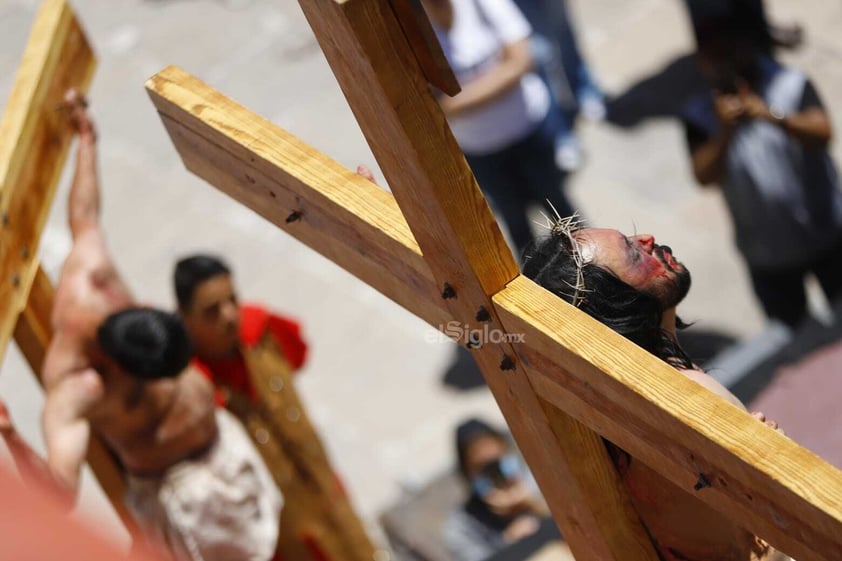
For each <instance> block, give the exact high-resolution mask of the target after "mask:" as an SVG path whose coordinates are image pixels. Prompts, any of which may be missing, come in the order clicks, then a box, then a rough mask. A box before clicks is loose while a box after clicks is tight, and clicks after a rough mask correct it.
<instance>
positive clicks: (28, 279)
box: [0, 0, 96, 361]
mask: <svg viewBox="0 0 842 561" xmlns="http://www.w3.org/2000/svg"><path fill="white" fill-rule="evenodd" d="M95 68H96V60H95V58H94V55H93V52H92V51H91V48H90V46H89V45H88V42H87V40H86V38H85V34H84V33H83V31H82V29H81V27H80V26H79V23H78V21H77V20H76V18H75V16H74V15H73V12H72V10H71V9H70V8H69V6H68V5H67V4H66V3H65V2H64V0H48V1H47V2H45V3H44V4H43V5H42V7H41V9H40V11H39V12H38V15H37V18H36V20H35V24H34V25H33V28H32V33H31V34H30V37H29V42H28V44H27V46H26V49H25V51H24V56H23V61H22V62H21V66H20V68H19V70H18V74H17V77H16V78H15V83H14V86H13V87H12V93H11V95H10V97H9V102H8V104H7V105H6V110H5V113H4V115H3V121H2V123H0V237H2V239H3V243H2V244H0V361H2V358H3V353H4V352H5V350H6V346H7V344H8V342H9V338H10V337H11V335H12V331H13V329H14V327H15V323H16V321H17V317H18V314H20V313H21V312H22V311H23V309H24V306H25V305H26V301H27V298H28V295H29V288H30V286H31V285H32V282H33V279H34V278H35V274H36V271H37V265H38V263H37V259H36V258H35V256H36V254H37V250H38V242H39V240H40V237H41V230H42V229H43V227H44V223H45V221H46V219H47V215H48V213H49V209H50V202H51V201H52V197H53V194H54V193H55V188H56V183H57V182H58V177H59V174H60V173H61V170H62V168H63V166H64V159H65V156H66V153H67V148H68V147H69V146H70V142H71V140H72V139H73V136H74V131H73V130H72V128H71V127H70V125H69V124H68V123H67V121H66V115H65V114H64V113H63V112H62V111H61V110H60V106H61V102H62V100H63V97H64V93H65V91H66V90H67V89H68V88H71V87H73V88H76V89H78V90H80V91H83V92H84V91H86V90H87V87H88V84H89V82H90V79H91V77H92V76H93V72H94V69H95Z"/></svg>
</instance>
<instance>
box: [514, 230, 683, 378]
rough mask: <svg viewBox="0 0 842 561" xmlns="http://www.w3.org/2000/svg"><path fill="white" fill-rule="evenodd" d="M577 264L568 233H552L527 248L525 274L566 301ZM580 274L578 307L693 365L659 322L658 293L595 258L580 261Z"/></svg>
mask: <svg viewBox="0 0 842 561" xmlns="http://www.w3.org/2000/svg"><path fill="white" fill-rule="evenodd" d="M577 267H578V265H577V264H576V262H575V260H574V257H573V248H572V243H571V241H570V239H569V238H568V237H567V236H566V235H564V234H556V233H553V234H551V235H550V236H549V237H547V238H546V239H544V240H541V241H539V242H537V243H533V244H532V245H531V246H530V247H529V248H527V250H526V252H525V253H524V258H523V274H524V275H525V276H527V277H529V278H530V279H532V280H533V281H535V282H536V283H538V284H540V285H541V286H543V287H544V288H546V289H547V290H549V291H550V292H552V293H553V294H555V295H556V296H558V297H559V298H561V299H563V300H564V301H565V302H567V303H573V300H574V294H573V292H574V291H573V289H572V288H571V287H572V286H576V283H577ZM582 276H583V278H584V286H585V289H586V291H587V292H583V294H580V296H584V298H583V299H581V300H580V303H579V306H578V308H579V309H580V310H582V311H583V312H585V313H586V314H588V315H589V316H591V317H593V318H594V319H596V320H597V321H599V322H600V323H602V324H604V325H606V326H608V327H610V328H611V329H613V330H614V331H616V332H617V333H619V334H620V335H622V336H624V337H625V338H626V339H628V340H630V341H632V342H633V343H636V344H637V345H638V346H640V347H642V348H644V349H646V350H647V351H649V352H650V353H652V354H654V355H655V356H657V357H658V358H660V359H662V360H664V361H665V362H667V363H668V364H670V365H671V366H675V367H681V368H692V367H693V361H692V360H690V357H689V356H687V353H685V352H684V350H683V349H682V348H681V347H679V345H678V343H677V342H675V341H674V340H673V338H672V337H670V336H669V334H667V333H666V332H665V331H664V330H663V328H661V318H662V317H663V313H664V309H663V306H662V305H661V302H660V301H659V300H658V298H657V297H656V296H654V295H652V294H649V293H646V292H643V291H640V290H637V289H636V288H634V287H632V286H631V285H629V284H627V283H625V282H623V281H621V280H620V279H618V278H617V277H616V276H614V275H613V274H612V273H611V272H609V271H607V270H605V269H603V268H602V267H599V266H597V265H594V264H593V263H585V264H584V265H583V266H582ZM676 326H677V327H678V328H679V329H683V328H684V327H686V324H684V323H683V322H682V321H681V320H680V319H676Z"/></svg>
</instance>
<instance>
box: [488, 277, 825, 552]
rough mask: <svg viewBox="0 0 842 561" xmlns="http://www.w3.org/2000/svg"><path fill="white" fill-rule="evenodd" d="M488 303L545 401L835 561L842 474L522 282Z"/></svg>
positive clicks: (765, 533)
mask: <svg viewBox="0 0 842 561" xmlns="http://www.w3.org/2000/svg"><path fill="white" fill-rule="evenodd" d="M494 303H495V306H496V308H497V311H498V313H499V314H500V317H501V319H502V321H503V324H504V325H505V326H506V328H507V329H509V330H511V331H515V332H522V333H524V334H525V343H524V344H522V345H518V347H519V348H518V353H519V355H520V357H521V358H522V360H523V361H524V363H525V364H526V367H527V369H528V371H529V377H530V380H531V381H532V383H533V384H534V385H535V388H536V390H537V392H538V393H539V395H541V397H542V399H544V400H546V401H547V402H549V403H551V404H552V405H554V406H555V407H556V408H559V409H562V410H564V411H566V412H568V413H570V414H572V415H573V416H574V417H575V418H577V419H578V420H579V421H581V422H582V423H584V424H586V425H587V426H588V427H590V428H591V429H593V430H595V431H597V432H599V433H600V434H602V435H604V436H605V437H606V438H608V439H609V440H611V441H612V442H615V443H616V444H618V445H619V446H621V447H622V448H624V449H625V450H627V451H628V452H629V453H630V454H631V455H632V456H634V457H635V458H638V459H640V460H641V461H643V462H644V463H646V464H647V465H649V466H650V467H652V468H653V469H655V470H656V471H657V472H659V473H660V474H661V475H662V476H664V477H665V478H666V479H668V480H670V481H672V482H674V483H675V484H677V485H678V486H679V487H680V488H682V489H684V490H686V491H688V492H690V493H692V494H694V495H695V496H697V497H698V498H699V500H701V501H703V502H704V503H706V504H708V505H710V506H711V507H713V508H714V509H716V510H718V511H719V512H721V513H722V514H723V515H724V516H727V517H728V518H730V519H732V520H734V521H735V522H737V523H738V524H739V525H741V526H743V527H744V528H746V529H748V530H750V531H752V532H754V533H755V534H757V535H759V536H761V537H763V538H765V539H767V540H768V541H770V542H771V543H772V545H774V546H776V547H777V548H779V549H781V550H783V551H785V552H786V553H788V554H789V555H791V556H793V557H794V558H796V559H799V561H803V560H810V559H824V560H827V561H830V560H834V559H842V472H840V471H839V470H837V469H836V468H834V467H833V466H831V465H829V464H828V463H826V462H825V461H823V460H822V459H821V458H819V457H817V456H816V455H815V454H813V453H812V452H810V451H808V450H806V449H804V448H802V447H800V446H798V445H797V444H796V443H795V442H793V441H791V440H790V439H788V438H786V437H784V436H782V435H780V434H779V433H777V432H775V431H773V430H771V429H769V428H768V427H766V426H765V425H764V424H763V423H759V422H758V421H757V420H755V419H754V418H752V417H751V416H750V415H748V414H746V413H745V412H744V411H741V410H740V409H738V408H736V407H734V406H733V405H731V404H729V403H727V402H726V401H725V400H723V399H721V398H719V397H718V396H715V395H713V394H711V393H710V392H708V391H707V390H705V389H704V388H702V387H701V386H699V385H698V384H696V383H695V382H692V381H691V380H689V379H688V378H686V377H684V376H682V375H680V374H679V373H678V372H677V371H676V370H675V369H673V368H671V367H669V366H667V365H666V364H665V363H663V362H662V361H660V360H658V359H657V358H655V357H654V356H652V355H650V354H649V353H647V352H645V351H643V350H641V349H640V348H638V347H637V346H635V345H633V344H631V343H629V342H628V341H626V340H625V339H624V338H622V337H621V336H619V335H617V334H616V333H614V332H613V331H611V330H610V329H608V328H607V327H605V326H603V325H601V324H600V323H598V322H596V321H595V320H593V319H591V318H590V317H588V316H586V315H585V314H582V313H581V312H579V311H578V310H576V309H575V308H573V307H572V306H570V305H568V304H566V303H564V302H562V301H561V300H560V299H558V298H557V297H556V296H554V295H552V294H551V293H549V292H547V291H546V290H544V289H542V288H541V287H539V286H537V285H536V284H534V283H533V282H532V281H530V280H528V279H526V278H524V277H520V278H518V279H516V280H515V281H514V282H512V283H511V284H510V285H509V286H508V287H507V288H506V290H504V291H502V292H501V293H499V294H497V295H496V296H495V297H494ZM700 475H704V477H705V479H706V480H707V481H708V482H709V483H710V487H708V488H703V489H700V490H699V491H695V490H694V489H693V487H694V485H695V484H696V483H697V482H698V481H699V476H700Z"/></svg>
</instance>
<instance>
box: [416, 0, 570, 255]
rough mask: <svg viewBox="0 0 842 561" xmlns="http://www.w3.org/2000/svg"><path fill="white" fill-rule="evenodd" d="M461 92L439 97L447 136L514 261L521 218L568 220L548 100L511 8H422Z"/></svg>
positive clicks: (525, 28)
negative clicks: (536, 209)
mask: <svg viewBox="0 0 842 561" xmlns="http://www.w3.org/2000/svg"><path fill="white" fill-rule="evenodd" d="M423 4H424V8H425V10H426V11H427V14H428V15H429V17H430V20H431V21H432V23H433V27H434V29H435V31H436V35H437V36H438V39H439V42H440V43H441V45H442V48H443V50H444V53H445V55H446V56H447V60H448V61H449V62H450V65H451V66H452V67H453V70H454V72H455V74H456V77H457V78H458V80H459V83H460V84H461V85H462V91H461V92H460V93H459V94H458V95H456V96H454V97H452V98H448V97H442V98H441V99H440V102H441V107H442V109H443V110H444V112H445V114H446V115H447V119H448V122H449V123H450V127H451V129H452V131H453V135H454V136H455V137H456V140H457V141H458V142H459V145H460V147H461V148H462V150H463V152H464V153H465V156H466V158H467V160H468V163H469V164H470V166H471V169H472V170H473V172H474V175H475V176H476V178H477V181H478V182H479V185H480V187H482V189H483V191H484V192H485V194H486V195H487V196H488V198H489V199H490V202H491V205H492V207H493V208H494V209H495V212H496V213H497V214H498V216H501V217H502V219H503V221H504V222H505V224H506V227H507V228H508V231H509V234H510V236H511V240H512V242H513V243H514V246H515V248H514V249H515V250H516V251H517V253H518V255H520V254H521V253H522V252H523V250H524V248H525V247H526V246H527V245H528V244H529V243H530V242H531V241H532V240H533V236H532V229H531V227H530V220H529V211H530V208H531V207H533V206H543V205H544V204H545V201H546V200H549V201H550V202H551V203H552V204H553V205H554V206H555V207H556V208H557V209H558V210H559V212H561V213H565V212H569V213H572V207H571V205H570V203H569V202H568V201H567V198H566V197H565V195H564V192H563V182H564V173H563V172H562V171H561V170H560V169H559V168H558V166H557V165H556V163H555V147H554V140H555V139H554V136H555V132H554V131H553V130H552V126H553V123H552V119H551V118H549V117H550V116H551V114H552V113H551V111H552V105H553V100H552V96H551V95H550V92H549V89H548V87H547V85H546V84H545V83H544V81H542V80H541V78H540V77H538V75H537V74H535V73H534V72H533V58H532V55H531V52H530V44H529V37H530V33H531V29H530V27H529V23H527V21H526V19H525V18H524V17H523V15H522V14H521V13H520V11H518V9H517V6H515V5H514V3H512V1H511V0H423Z"/></svg>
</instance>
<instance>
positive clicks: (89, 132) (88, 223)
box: [65, 90, 99, 239]
mask: <svg viewBox="0 0 842 561" xmlns="http://www.w3.org/2000/svg"><path fill="white" fill-rule="evenodd" d="M65 102H66V103H67V104H68V106H69V110H70V123H71V124H72V125H73V127H74V128H75V129H76V131H77V132H78V134H79V143H78V148H77V152H76V172H75V174H74V176H73V184H72V185H71V187H70V199H69V201H68V217H69V219H70V232H71V234H72V235H73V239H76V238H77V237H78V235H79V234H80V233H82V232H83V231H84V230H85V229H87V228H90V227H96V226H97V224H98V222H99V173H98V171H97V154H96V151H97V148H96V131H95V128H94V124H93V120H92V119H91V116H90V114H89V113H88V110H87V107H86V102H85V100H84V98H83V97H82V96H81V95H80V94H79V93H78V92H76V91H74V90H71V91H69V92H67V95H66V96H65Z"/></svg>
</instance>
